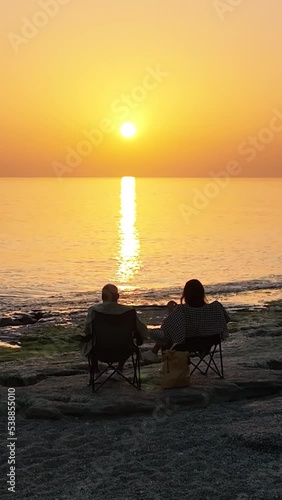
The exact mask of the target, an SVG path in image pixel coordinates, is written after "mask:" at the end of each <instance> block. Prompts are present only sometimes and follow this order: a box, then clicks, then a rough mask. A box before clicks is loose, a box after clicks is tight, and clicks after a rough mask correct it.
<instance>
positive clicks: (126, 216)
mask: <svg viewBox="0 0 282 500" xmlns="http://www.w3.org/2000/svg"><path fill="white" fill-rule="evenodd" d="M117 260H118V263H119V265H118V270H117V277H118V279H119V280H120V281H122V282H124V283H125V284H126V283H128V282H130V280H131V279H132V278H133V277H134V276H135V274H136V273H137V271H138V270H139V269H140V265H141V264H140V243H139V235H138V232H137V230H136V192H135V177H122V179H121V186H120V220H119V253H118V257H117Z"/></svg>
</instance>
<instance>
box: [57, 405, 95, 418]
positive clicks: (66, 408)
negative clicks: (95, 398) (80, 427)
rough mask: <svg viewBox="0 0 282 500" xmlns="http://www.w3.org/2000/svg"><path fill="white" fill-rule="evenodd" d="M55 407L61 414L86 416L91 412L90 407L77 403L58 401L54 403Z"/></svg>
mask: <svg viewBox="0 0 282 500" xmlns="http://www.w3.org/2000/svg"><path fill="white" fill-rule="evenodd" d="M56 408H57V409H58V410H59V411H60V412H61V413H63V415H71V416H79V417H81V416H82V417H84V416H85V417H87V416H89V415H91V413H92V411H91V408H89V407H88V406H86V405H81V404H79V403H58V404H56Z"/></svg>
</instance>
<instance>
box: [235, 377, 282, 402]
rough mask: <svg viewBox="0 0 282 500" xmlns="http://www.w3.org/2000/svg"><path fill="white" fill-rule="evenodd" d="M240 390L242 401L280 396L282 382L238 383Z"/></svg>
mask: <svg viewBox="0 0 282 500" xmlns="http://www.w3.org/2000/svg"><path fill="white" fill-rule="evenodd" d="M237 385H238V386H239V387H240V389H241V393H240V399H249V398H262V397H267V396H273V395H274V394H278V393H279V392H280V391H281V390H282V382H281V383H278V382H272V381H267V382H265V381H256V382H255V381H253V382H238V384H237Z"/></svg>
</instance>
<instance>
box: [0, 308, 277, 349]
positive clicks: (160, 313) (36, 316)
mask: <svg viewBox="0 0 282 500" xmlns="http://www.w3.org/2000/svg"><path fill="white" fill-rule="evenodd" d="M121 303H122V301H121ZM89 305H90V304H87V305H86V306H84V307H81V306H77V308H76V309H72V308H71V309H66V308H62V309H59V308H57V309H53V310H52V309H46V310H45V309H34V310H33V311H30V310H29V309H28V308H27V309H26V310H24V309H23V310H22V312H19V311H17V312H14V313H12V314H11V313H10V314H7V315H2V314H0V354H1V351H2V350H3V348H7V346H4V344H3V343H6V344H8V345H10V346H13V345H19V346H20V345H21V340H22V339H24V337H25V336H27V335H29V334H31V333H32V334H36V331H37V329H38V330H39V331H40V332H42V331H48V330H50V331H51V330H52V328H54V329H56V328H57V327H59V328H63V329H64V328H66V329H68V328H69V329H74V330H76V331H77V332H78V333H82V331H83V328H84V322H85V318H86V313H87V308H88V307H89ZM135 308H136V311H137V314H138V317H139V318H140V319H141V321H143V322H144V323H146V324H147V326H148V327H149V328H150V327H159V326H160V325H161V323H162V321H163V319H164V318H165V316H166V315H167V309H166V306H164V305H158V304H152V305H137V306H135ZM226 308H227V310H228V312H229V314H230V315H231V320H232V322H233V321H235V322H240V321H242V320H243V321H244V322H245V324H246V326H248V323H249V322H250V321H251V322H252V317H253V316H254V317H256V320H257V321H258V328H260V327H261V325H263V324H264V321H265V316H268V318H269V320H270V321H272V322H273V323H275V321H276V315H277V314H278V315H279V311H280V308H281V309H282V300H272V301H270V302H267V303H265V304H256V305H252V306H237V307H234V308H232V307H228V306H227V307H226ZM259 313H261V314H259ZM260 317H261V319H260ZM242 318H243V319H242ZM232 328H233V327H232V326H231V329H232Z"/></svg>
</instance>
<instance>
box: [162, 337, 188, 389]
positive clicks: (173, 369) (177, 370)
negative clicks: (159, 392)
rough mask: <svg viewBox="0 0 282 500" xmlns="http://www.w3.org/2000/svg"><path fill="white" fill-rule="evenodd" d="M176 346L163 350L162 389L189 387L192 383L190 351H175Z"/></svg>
mask: <svg viewBox="0 0 282 500" xmlns="http://www.w3.org/2000/svg"><path fill="white" fill-rule="evenodd" d="M173 348H174V346H172V348H171V349H169V350H168V351H164V352H163V357H162V362H163V363H162V374H161V387H162V389H172V388H173V387H188V386H189V385H190V370H189V353H188V352H187V351H186V352H183V351H174V350H173Z"/></svg>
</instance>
